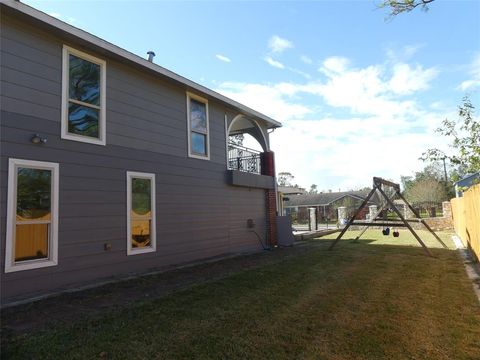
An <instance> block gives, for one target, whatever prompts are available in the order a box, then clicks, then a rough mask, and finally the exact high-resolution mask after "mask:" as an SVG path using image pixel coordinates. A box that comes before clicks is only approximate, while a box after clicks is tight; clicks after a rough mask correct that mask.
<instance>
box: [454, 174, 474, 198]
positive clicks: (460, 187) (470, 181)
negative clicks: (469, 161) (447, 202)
mask: <svg viewBox="0 0 480 360" xmlns="http://www.w3.org/2000/svg"><path fill="white" fill-rule="evenodd" d="M479 182H480V172H476V173H474V174H469V175H467V176H465V177H464V178H463V179H461V180H458V181H457V182H455V183H453V186H455V196H456V197H462V196H463V192H464V191H465V189H467V188H469V187H470V186H472V185H475V184H478V183H479Z"/></svg>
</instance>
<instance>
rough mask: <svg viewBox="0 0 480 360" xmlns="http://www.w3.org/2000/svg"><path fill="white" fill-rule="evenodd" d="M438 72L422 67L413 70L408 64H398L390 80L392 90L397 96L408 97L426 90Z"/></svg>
mask: <svg viewBox="0 0 480 360" xmlns="http://www.w3.org/2000/svg"><path fill="white" fill-rule="evenodd" d="M437 74H438V71H437V70H436V69H434V68H430V69H423V68H422V67H421V66H420V65H417V66H416V67H415V68H412V67H411V66H410V65H408V64H402V63H400V64H396V65H395V66H394V68H393V76H392V78H391V79H390V83H389V86H390V90H392V91H393V92H394V93H395V94H400V95H407V94H412V93H413V92H415V91H418V90H425V89H427V88H428V86H429V82H430V81H431V80H432V79H434V78H435V77H436V76H437Z"/></svg>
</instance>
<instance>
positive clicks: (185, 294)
mask: <svg viewBox="0 0 480 360" xmlns="http://www.w3.org/2000/svg"><path fill="white" fill-rule="evenodd" d="M354 234H355V233H353V232H347V234H346V240H345V241H341V242H339V243H338V245H337V247H336V248H335V249H334V250H333V251H326V248H327V247H328V246H329V244H330V240H327V239H319V240H313V241H309V242H308V243H305V244H304V245H299V246H307V247H308V249H309V251H306V252H303V253H300V254H299V255H297V256H292V257H289V258H286V259H285V260H284V261H282V262H280V263H276V264H270V265H266V266H264V267H261V268H259V269H255V270H248V271H243V272H240V273H238V274H235V275H232V276H230V277H227V278H225V279H223V280H219V281H215V282H211V283H207V284H203V285H197V286H194V287H193V288H190V289H188V290H184V291H181V292H177V293H174V294H172V295H169V296H166V297H163V298H159V299H148V300H144V301H142V302H141V303H135V304H131V305H130V306H128V307H126V308H120V309H111V310H110V311H109V312H106V313H105V314H104V315H102V316H93V317H87V318H83V319H78V320H77V321H76V322H74V323H71V324H70V325H68V326H67V325H57V326H54V327H51V328H49V329H46V330H44V331H42V332H39V333H34V334H28V335H23V336H20V337H6V338H4V341H3V344H2V359H7V358H22V359H95V358H108V359H479V358H480V305H479V303H478V300H477V299H476V297H475V295H474V293H473V290H472V284H471V283H470V282H469V280H468V279H467V277H466V275H465V270H464V267H463V264H462V261H461V260H460V258H459V257H458V255H457V253H456V252H455V251H453V250H443V249H441V248H439V247H438V246H437V245H436V244H435V243H434V241H433V239H432V238H429V236H427V235H426V234H425V233H422V236H424V237H425V238H428V239H426V240H427V241H426V242H427V244H428V245H429V246H432V245H435V246H437V248H435V249H433V253H434V254H435V256H436V257H435V258H429V257H426V256H425V255H424V253H423V251H422V249H421V248H419V247H418V246H417V245H416V242H415V240H414V239H413V238H411V237H410V236H409V235H407V233H406V232H405V231H402V232H401V236H400V238H393V237H392V236H389V237H383V236H382V235H381V231H380V230H376V231H369V232H367V233H366V234H365V235H364V236H363V237H362V240H361V241H359V242H358V243H352V242H351V241H350V240H348V239H349V238H352V237H353V236H354ZM441 235H442V237H443V239H445V241H447V242H448V244H451V241H450V240H449V236H448V234H441ZM335 236H336V234H333V235H331V236H330V238H333V237H335Z"/></svg>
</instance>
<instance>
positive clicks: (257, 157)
mask: <svg viewBox="0 0 480 360" xmlns="http://www.w3.org/2000/svg"><path fill="white" fill-rule="evenodd" d="M264 155H265V153H261V152H260V151H257V150H253V149H249V148H246V147H244V146H241V145H235V144H231V143H230V144H228V170H227V179H228V183H229V184H230V185H234V186H243V187H249V188H259V189H274V178H273V176H268V175H263V174H262V163H263V161H262V157H264Z"/></svg>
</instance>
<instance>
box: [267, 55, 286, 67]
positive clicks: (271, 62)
mask: <svg viewBox="0 0 480 360" xmlns="http://www.w3.org/2000/svg"><path fill="white" fill-rule="evenodd" d="M263 60H265V61H266V62H267V63H268V64H269V65H270V66H273V67H275V68H277V69H284V68H285V65H283V64H282V63H281V62H280V61H277V60H273V59H272V58H271V57H270V56H266V57H265V58H264V59H263Z"/></svg>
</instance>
